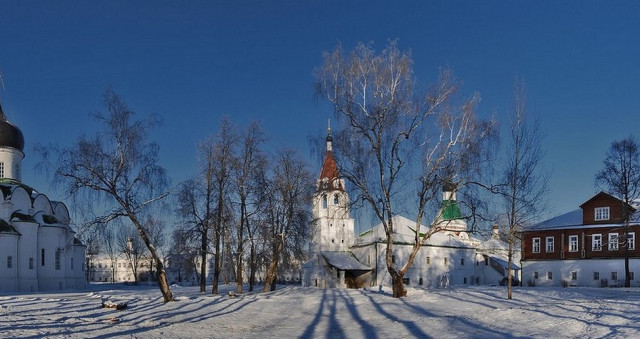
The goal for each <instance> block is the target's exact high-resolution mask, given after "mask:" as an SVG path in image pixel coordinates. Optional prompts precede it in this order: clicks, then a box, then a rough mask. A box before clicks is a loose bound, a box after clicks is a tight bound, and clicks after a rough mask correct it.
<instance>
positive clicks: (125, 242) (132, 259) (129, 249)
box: [117, 226, 145, 285]
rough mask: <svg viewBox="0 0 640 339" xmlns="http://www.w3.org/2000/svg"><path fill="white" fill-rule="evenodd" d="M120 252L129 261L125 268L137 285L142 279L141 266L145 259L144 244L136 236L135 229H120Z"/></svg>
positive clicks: (118, 239) (118, 240)
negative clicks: (129, 271)
mask: <svg viewBox="0 0 640 339" xmlns="http://www.w3.org/2000/svg"><path fill="white" fill-rule="evenodd" d="M117 244H118V250H119V252H120V253H122V254H124V257H125V258H126V259H127V262H126V263H125V267H128V268H129V270H131V273H132V274H133V282H134V283H135V284H136V285H137V284H138V280H139V279H140V274H139V270H140V266H141V264H142V260H143V257H144V252H145V251H144V244H143V243H142V241H141V240H140V237H138V236H136V234H135V229H131V228H129V227H125V226H123V227H120V230H119V231H118V235H117Z"/></svg>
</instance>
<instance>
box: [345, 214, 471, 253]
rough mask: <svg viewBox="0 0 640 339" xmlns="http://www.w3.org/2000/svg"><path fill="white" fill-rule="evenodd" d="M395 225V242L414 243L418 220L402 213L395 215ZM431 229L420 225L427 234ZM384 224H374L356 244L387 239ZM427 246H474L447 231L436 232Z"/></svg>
mask: <svg viewBox="0 0 640 339" xmlns="http://www.w3.org/2000/svg"><path fill="white" fill-rule="evenodd" d="M393 227H394V235H393V239H394V243H413V242H414V241H415V236H416V231H415V229H416V222H415V221H414V220H410V219H407V218H405V217H403V216H401V215H395V216H394V217H393ZM428 231H429V227H427V226H424V225H420V233H421V234H425V233H427V232H428ZM385 238H386V235H385V232H384V226H383V225H382V223H379V224H378V225H376V226H374V227H373V228H371V229H369V230H368V231H366V232H363V233H361V234H360V236H359V237H358V239H357V241H356V244H367V243H372V242H376V241H380V240H382V239H385ZM425 245H427V246H443V247H465V248H466V247H472V246H471V245H470V244H469V243H467V242H465V241H462V240H461V239H458V238H456V237H454V236H453V235H450V234H449V233H445V232H436V233H434V234H432V235H431V237H430V238H429V239H428V240H427V242H426V244H425Z"/></svg>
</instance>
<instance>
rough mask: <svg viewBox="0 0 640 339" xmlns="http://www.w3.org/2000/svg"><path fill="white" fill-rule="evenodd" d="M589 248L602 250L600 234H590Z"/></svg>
mask: <svg viewBox="0 0 640 339" xmlns="http://www.w3.org/2000/svg"><path fill="white" fill-rule="evenodd" d="M591 250H592V251H602V234H594V235H592V236H591Z"/></svg>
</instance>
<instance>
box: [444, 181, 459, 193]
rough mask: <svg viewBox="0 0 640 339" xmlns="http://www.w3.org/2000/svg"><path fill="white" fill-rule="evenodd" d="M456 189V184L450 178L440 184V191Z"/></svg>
mask: <svg viewBox="0 0 640 339" xmlns="http://www.w3.org/2000/svg"><path fill="white" fill-rule="evenodd" d="M455 190H456V184H454V183H453V182H451V180H447V181H445V182H444V184H442V192H453V191H455Z"/></svg>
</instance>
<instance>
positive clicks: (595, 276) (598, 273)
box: [593, 272, 600, 280]
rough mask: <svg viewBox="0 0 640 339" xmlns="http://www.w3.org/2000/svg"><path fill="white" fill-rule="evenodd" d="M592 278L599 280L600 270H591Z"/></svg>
mask: <svg viewBox="0 0 640 339" xmlns="http://www.w3.org/2000/svg"><path fill="white" fill-rule="evenodd" d="M593 280H600V272H593Z"/></svg>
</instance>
